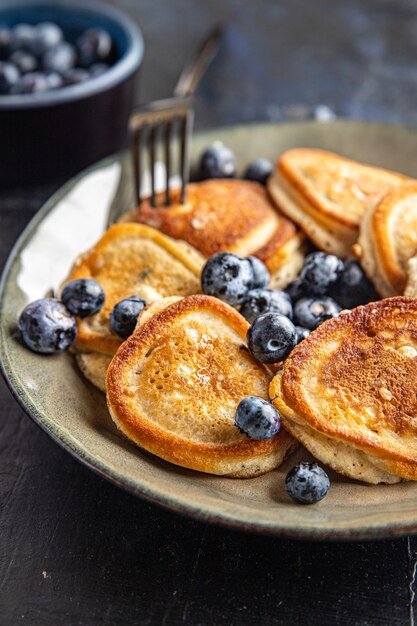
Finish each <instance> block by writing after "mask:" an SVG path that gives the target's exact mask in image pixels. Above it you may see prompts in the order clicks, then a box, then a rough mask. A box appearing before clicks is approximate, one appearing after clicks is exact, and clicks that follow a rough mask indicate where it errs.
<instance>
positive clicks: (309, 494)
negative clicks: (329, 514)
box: [285, 463, 330, 504]
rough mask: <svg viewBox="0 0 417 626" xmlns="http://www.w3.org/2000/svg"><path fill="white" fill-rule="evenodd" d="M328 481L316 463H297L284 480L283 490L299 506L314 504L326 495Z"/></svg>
mask: <svg viewBox="0 0 417 626" xmlns="http://www.w3.org/2000/svg"><path fill="white" fill-rule="evenodd" d="M329 487H330V480H329V477H328V476H327V474H326V472H325V471H324V470H323V469H322V468H321V467H319V466H318V465H317V463H299V464H298V465H296V466H295V467H293V468H292V470H290V471H289V472H288V474H287V476H286V478H285V490H286V492H287V493H288V495H290V496H291V498H293V500H295V501H296V502H299V503H300V504H314V502H319V501H320V500H323V498H324V497H325V496H326V495H327V492H328V491H329Z"/></svg>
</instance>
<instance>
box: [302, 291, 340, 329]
mask: <svg viewBox="0 0 417 626" xmlns="http://www.w3.org/2000/svg"><path fill="white" fill-rule="evenodd" d="M341 310H342V308H341V307H340V306H339V305H338V304H337V302H335V301H334V300H333V299H332V298H329V297H328V296H323V297H322V298H302V299H301V300H298V302H296V304H295V306H294V320H295V323H296V324H298V325H299V326H303V328H308V329H309V330H314V329H315V328H317V327H318V326H320V324H323V322H325V321H326V320H328V319H330V318H331V317H336V316H337V315H339V313H340V311H341Z"/></svg>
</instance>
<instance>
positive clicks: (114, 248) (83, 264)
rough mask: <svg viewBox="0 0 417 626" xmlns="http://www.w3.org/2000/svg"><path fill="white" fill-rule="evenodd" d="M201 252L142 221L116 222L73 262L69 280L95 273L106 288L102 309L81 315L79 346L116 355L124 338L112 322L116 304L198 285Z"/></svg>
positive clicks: (81, 349)
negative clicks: (139, 222) (118, 335)
mask: <svg viewBox="0 0 417 626" xmlns="http://www.w3.org/2000/svg"><path fill="white" fill-rule="evenodd" d="M203 264H204V259H203V257H202V256H201V255H200V254H199V253H198V252H197V251H195V250H192V249H191V247H190V246H189V245H188V244H186V243H184V242H177V241H174V240H173V239H171V238H169V237H166V236H165V235H163V234H162V233H160V232H159V231H157V230H155V229H154V228H150V227H149V226H144V225H143V224H115V225H114V226H111V227H110V228H109V229H108V231H107V232H106V233H105V235H104V236H103V237H102V238H101V239H100V241H99V242H98V243H97V244H96V245H95V246H94V247H93V248H92V249H91V250H90V251H89V252H87V253H85V254H83V255H82V256H81V257H80V258H79V259H78V260H77V262H76V263H75V265H74V267H73V269H72V271H71V273H70V275H69V277H68V279H67V281H66V282H69V281H71V280H75V279H77V278H93V279H94V280H96V281H97V282H99V283H100V284H101V286H102V287H103V289H104V292H105V294H106V300H105V303H104V307H103V308H102V310H101V311H100V312H99V313H97V314H96V315H93V316H92V317H86V318H84V319H81V320H78V335H77V339H76V342H75V345H74V348H75V350H76V351H78V352H101V353H103V354H109V355H113V354H114V353H115V352H116V350H117V348H118V347H119V345H120V344H121V342H122V340H121V339H120V338H119V337H117V336H116V335H115V334H114V333H113V332H112V331H111V328H110V324H109V317H110V313H111V310H112V309H113V307H114V305H115V304H116V303H117V302H119V301H120V300H122V299H123V298H126V297H128V296H132V295H137V296H141V297H142V298H144V299H145V300H146V302H148V303H150V302H153V301H155V300H159V299H161V298H164V297H167V296H173V295H178V296H187V295H190V294H193V293H198V292H199V291H200V289H201V288H200V272H201V268H202V266H203Z"/></svg>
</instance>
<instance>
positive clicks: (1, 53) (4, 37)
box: [0, 26, 12, 61]
mask: <svg viewBox="0 0 417 626" xmlns="http://www.w3.org/2000/svg"><path fill="white" fill-rule="evenodd" d="M11 42H12V31H11V29H10V28H7V26H0V59H1V60H2V61H3V60H4V59H6V58H7V57H8V55H9V52H10V46H11Z"/></svg>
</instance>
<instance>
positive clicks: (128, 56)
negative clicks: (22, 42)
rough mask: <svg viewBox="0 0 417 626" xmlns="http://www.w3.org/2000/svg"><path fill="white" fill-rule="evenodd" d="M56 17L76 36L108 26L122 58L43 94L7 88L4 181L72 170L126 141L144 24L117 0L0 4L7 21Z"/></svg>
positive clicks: (1, 135) (1, 145)
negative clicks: (115, 4)
mask: <svg viewBox="0 0 417 626" xmlns="http://www.w3.org/2000/svg"><path fill="white" fill-rule="evenodd" d="M45 21H52V22H56V23H57V24H59V26H61V28H62V29H63V31H64V33H65V35H66V38H67V39H68V40H70V41H71V40H74V41H75V39H77V37H78V36H79V35H80V34H81V33H82V32H83V31H85V30H86V29H87V28H91V27H95V26H100V27H102V28H104V29H105V30H107V31H108V32H109V34H110V35H111V37H112V39H113V41H114V43H115V48H116V51H117V52H116V61H115V63H114V64H113V65H112V66H111V67H110V68H109V69H108V70H107V71H106V72H104V73H103V74H101V75H100V76H98V77H96V78H92V79H91V80H88V81H85V82H84V83H79V84H77V85H72V86H68V87H65V88H63V89H57V90H54V91H50V92H46V93H40V94H24V95H13V96H0V185H1V186H3V187H4V186H6V185H8V186H10V185H16V184H18V185H19V184H28V183H30V184H33V183H44V182H47V181H53V180H56V179H58V178H62V177H64V176H70V175H72V174H74V173H75V172H77V171H79V170H80V169H82V168H84V167H86V166H87V165H89V164H91V163H93V162H94V161H97V160H98V159H101V158H102V157H104V156H106V155H108V154H111V153H113V152H116V151H118V150H120V149H122V148H123V147H125V146H126V143H127V138H128V120H129V115H130V113H131V109H132V104H133V95H134V90H135V84H136V80H137V76H138V71H139V67H140V65H141V61H142V58H143V52H144V44H143V37H142V34H141V32H140V30H139V28H138V27H137V26H135V25H134V24H133V23H132V21H131V20H130V19H129V18H128V17H127V16H125V15H124V14H123V13H121V12H120V11H117V10H116V9H113V8H112V7H109V6H106V5H103V4H100V3H97V2H90V1H89V0H85V1H82V2H81V1H75V2H73V1H70V0H68V1H65V2H62V1H59V2H52V0H50V1H49V2H48V1H46V2H39V1H33V0H15V1H13V2H8V3H4V4H3V3H1V4H0V24H5V25H9V26H13V25H14V24H18V23H22V22H25V23H28V24H37V23H39V22H45Z"/></svg>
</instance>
